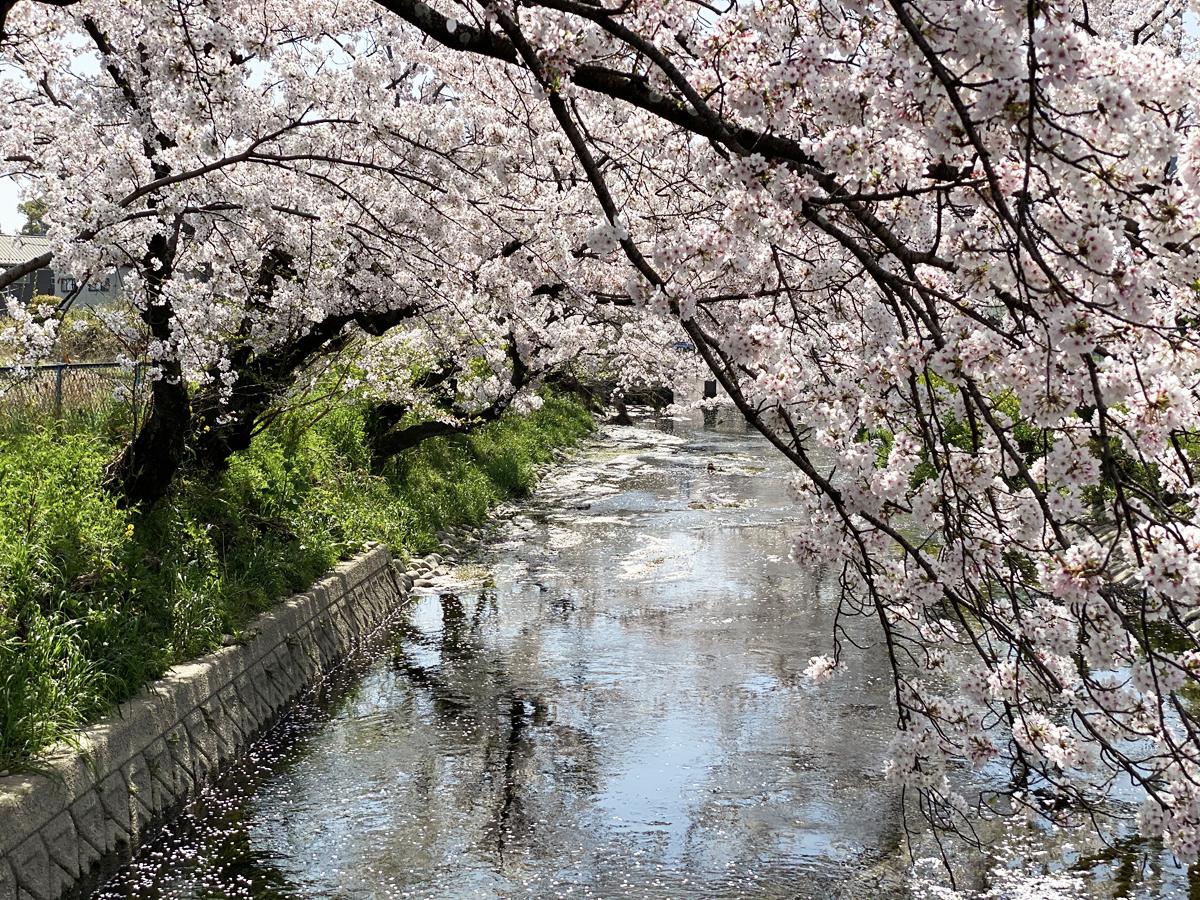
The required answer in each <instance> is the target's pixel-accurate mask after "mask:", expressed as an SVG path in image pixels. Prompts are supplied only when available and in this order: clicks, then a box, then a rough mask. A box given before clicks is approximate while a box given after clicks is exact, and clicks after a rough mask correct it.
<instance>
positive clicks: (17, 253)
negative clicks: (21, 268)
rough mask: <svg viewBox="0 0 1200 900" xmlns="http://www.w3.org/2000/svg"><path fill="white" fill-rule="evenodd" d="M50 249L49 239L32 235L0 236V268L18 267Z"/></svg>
mask: <svg viewBox="0 0 1200 900" xmlns="http://www.w3.org/2000/svg"><path fill="white" fill-rule="evenodd" d="M49 249H50V239H49V238H46V237H41V236H37V235H32V234H0V267H3V268H7V267H9V266H16V265H20V264H21V263H23V262H28V261H29V260H31V259H33V258H34V257H35V256H41V255H42V254H43V253H45V252H46V251H47V250H49Z"/></svg>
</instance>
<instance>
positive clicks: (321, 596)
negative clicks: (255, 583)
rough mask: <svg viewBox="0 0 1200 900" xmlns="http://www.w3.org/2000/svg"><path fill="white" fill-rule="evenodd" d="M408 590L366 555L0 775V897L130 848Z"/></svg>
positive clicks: (56, 891) (42, 886)
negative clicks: (38, 759)
mask: <svg viewBox="0 0 1200 900" xmlns="http://www.w3.org/2000/svg"><path fill="white" fill-rule="evenodd" d="M411 586H412V582H411V579H409V578H407V577H406V576H403V575H399V574H397V573H396V572H395V571H394V569H393V565H392V559H391V556H390V554H389V553H388V551H387V550H386V549H383V548H382V547H376V548H375V549H372V550H368V551H367V552H365V553H363V554H362V555H360V556H358V557H356V558H355V559H353V560H351V561H349V562H346V563H343V564H342V565H340V566H338V567H337V569H335V570H334V571H333V573H332V574H330V575H329V576H327V577H326V578H324V579H322V580H321V581H319V582H318V583H317V584H315V585H313V587H312V588H311V589H310V590H309V591H308V592H307V593H304V594H298V595H297V596H295V597H293V598H291V599H290V600H287V601H285V602H283V603H282V604H281V605H280V606H278V607H276V608H275V609H273V610H272V611H270V612H268V613H266V614H264V615H263V616H261V617H259V618H258V619H257V620H255V622H254V623H253V624H252V625H251V626H250V627H249V628H248V629H247V630H246V633H245V635H244V637H245V640H244V641H243V642H242V643H240V644H238V645H237V646H232V647H225V648H223V649H221V650H218V651H217V652H215V653H211V654H209V655H208V656H205V657H203V658H201V659H199V660H196V661H195V662H191V663H187V664H185V665H181V666H176V667H175V668H173V669H171V670H170V671H169V672H168V673H167V674H166V675H165V676H164V677H163V678H162V679H161V680H160V681H157V682H155V683H154V684H152V685H150V686H149V687H147V688H146V689H145V690H144V691H143V692H142V693H141V694H139V695H138V696H136V697H134V698H133V699H132V700H129V701H128V702H126V703H124V704H122V705H121V707H120V708H119V709H118V710H117V712H116V714H114V715H113V716H111V717H110V718H108V719H105V720H104V721H102V722H100V723H99V724H97V725H94V726H92V727H90V728H87V729H85V730H84V731H82V732H80V735H79V745H78V747H77V748H70V749H63V750H60V751H58V752H56V753H54V754H53V755H51V756H50V758H49V759H48V761H47V765H46V771H45V774H39V775H16V776H9V777H5V778H0V900H56V898H58V897H60V896H62V895H63V894H65V893H67V892H68V891H70V890H71V888H72V887H73V886H75V885H76V883H77V882H80V881H81V880H83V881H86V880H90V879H89V878H88V876H89V873H91V872H92V871H93V868H94V867H96V866H97V865H98V864H99V863H100V862H101V861H102V860H112V859H113V858H114V857H117V856H120V855H123V854H125V853H128V852H129V851H130V850H132V849H133V848H135V847H137V845H138V844H139V843H140V841H141V840H142V838H143V836H144V835H145V834H146V831H147V829H148V828H149V827H150V826H152V825H153V824H155V823H157V822H159V821H160V820H161V819H162V818H163V817H164V816H166V815H168V814H169V813H171V812H172V811H174V810H175V809H177V808H178V807H179V805H180V804H181V803H183V802H184V801H185V800H187V799H188V798H189V797H192V796H194V795H195V793H196V792H197V791H198V790H199V789H200V788H201V787H202V786H203V785H204V784H205V782H206V781H207V780H208V779H210V778H211V777H212V776H214V775H215V774H216V773H217V771H218V770H219V769H220V767H221V765H222V764H223V763H225V762H226V761H228V760H229V759H230V758H231V757H233V756H234V755H235V754H237V753H238V752H239V751H240V750H242V749H243V748H244V747H245V746H246V745H247V744H248V743H249V742H250V741H251V740H252V739H253V738H254V736H255V735H257V734H258V733H259V732H261V731H262V730H263V729H264V728H266V727H267V726H269V725H270V724H271V723H272V722H273V721H274V720H275V719H276V717H277V716H278V715H279V713H280V712H281V711H282V710H283V708H284V707H285V706H286V705H287V704H288V703H289V702H290V701H292V700H293V699H295V698H296V697H297V696H298V695H299V694H300V693H301V692H302V691H303V690H304V689H305V688H306V687H308V686H309V685H311V684H313V683H314V682H315V681H316V680H317V679H318V678H320V677H321V675H322V674H324V673H325V672H326V671H328V670H329V669H330V668H331V667H333V666H335V665H336V664H337V662H338V661H339V660H341V659H342V658H343V657H345V656H346V655H347V654H348V653H350V652H351V651H353V650H354V649H355V648H356V647H357V646H358V645H359V644H361V643H362V641H363V640H365V639H366V638H367V637H368V636H369V635H370V634H371V632H373V631H375V630H376V629H377V628H378V627H379V626H380V625H381V624H382V623H384V622H385V621H386V620H387V618H388V617H389V615H390V614H391V613H392V611H394V610H395V609H396V607H397V606H398V604H399V603H400V601H401V600H403V599H404V598H405V596H407V593H408V590H409V589H410V588H411Z"/></svg>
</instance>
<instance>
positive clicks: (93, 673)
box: [0, 396, 592, 771]
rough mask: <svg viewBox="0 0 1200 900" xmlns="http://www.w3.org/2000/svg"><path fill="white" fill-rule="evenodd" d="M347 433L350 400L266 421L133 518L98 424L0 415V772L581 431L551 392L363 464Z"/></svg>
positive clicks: (495, 487) (403, 550)
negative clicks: (107, 486)
mask: <svg viewBox="0 0 1200 900" xmlns="http://www.w3.org/2000/svg"><path fill="white" fill-rule="evenodd" d="M363 426H364V417H363V411H362V410H361V409H359V408H356V407H346V408H339V409H336V410H334V411H332V412H331V413H329V414H328V415H326V416H325V417H324V418H322V419H320V421H318V422H317V423H315V424H311V425H309V424H306V423H302V422H300V421H298V420H297V419H295V418H292V419H285V420H280V421H277V422H276V423H275V424H274V425H273V426H272V427H271V428H270V429H268V430H267V431H265V432H264V433H262V434H260V435H259V436H258V437H257V438H256V439H255V442H254V444H253V445H252V446H251V448H250V449H249V450H248V451H246V452H245V453H243V454H240V455H238V456H236V457H235V458H234V459H233V461H232V464H231V465H230V467H229V470H228V471H227V472H226V473H225V474H224V475H223V476H222V477H221V478H220V479H219V480H218V481H217V482H216V483H203V482H200V481H189V480H187V479H184V481H183V482H182V483H181V484H180V486H179V488H178V490H176V491H175V492H174V493H173V494H172V495H170V496H169V497H168V498H167V499H165V500H164V501H162V502H160V503H159V504H158V505H157V506H156V507H155V508H154V509H153V510H151V511H149V512H148V513H137V512H130V511H127V510H122V509H120V508H119V507H118V506H117V504H116V502H115V501H114V499H113V498H112V497H111V496H110V495H109V494H108V493H107V492H106V491H105V490H104V489H103V487H102V486H101V474H102V470H103V466H104V464H105V463H106V462H107V460H108V459H109V458H111V456H112V454H113V453H114V452H115V450H116V447H117V444H116V441H115V439H114V434H116V433H117V432H119V431H120V429H118V428H113V427H111V423H110V422H109V421H107V420H104V419H103V417H101V419H97V418H95V417H90V418H89V417H77V418H74V419H70V420H67V421H64V422H60V423H56V424H51V425H49V426H46V425H44V424H33V423H30V422H21V421H12V420H10V421H8V422H6V423H5V424H4V425H2V426H0V771H3V770H18V769H22V768H27V767H29V766H30V765H31V764H32V763H33V761H34V760H35V758H36V755H37V754H38V753H39V751H42V750H44V749H45V748H46V747H48V746H49V745H50V744H52V743H54V742H56V741H59V740H62V739H65V738H69V736H70V734H71V732H72V730H73V729H75V728H77V727H79V726H81V725H83V724H86V723H88V722H90V721H94V720H95V719H97V718H99V717H101V716H103V715H104V714H105V713H106V712H108V711H109V710H110V709H111V708H112V707H113V706H114V705H115V704H116V703H119V702H120V701H121V700H123V699H125V698H127V697H129V696H130V695H132V694H133V693H134V692H135V691H136V690H137V689H138V688H139V687H140V686H141V685H143V684H144V683H146V682H147V681H149V680H151V679H153V678H155V677H157V676H159V675H161V674H162V672H164V671H165V670H166V669H167V668H169V667H170V666H171V665H173V664H175V663H177V662H180V661H182V660H186V659H189V658H192V657H195V656H197V655H200V654H202V653H204V652H206V651H208V650H210V649H212V648H214V647H216V646H219V645H220V643H221V642H222V641H223V640H224V639H225V638H226V637H227V636H229V635H236V634H237V633H238V631H239V629H241V628H242V627H244V626H245V624H246V623H247V622H249V621H250V620H251V619H252V618H253V617H254V616H256V615H257V614H259V613H260V612H262V611H264V610H266V609H268V608H269V607H270V606H271V605H272V604H273V603H275V602H276V601H278V600H279V599H281V598H282V597H285V596H287V595H288V594H290V593H293V592H295V591H298V590H302V589H304V588H305V587H306V586H307V585H309V584H310V583H311V582H312V581H313V580H314V579H316V578H317V577H318V576H319V575H320V574H321V573H323V572H324V571H326V570H327V569H329V568H330V567H331V566H332V565H333V564H335V563H336V562H338V561H339V560H341V559H344V558H346V557H348V556H350V555H352V554H354V553H355V552H357V551H358V550H359V549H361V548H362V546H363V545H364V544H365V543H367V542H369V541H376V540H378V541H382V542H384V543H386V544H387V545H388V546H389V547H391V548H392V550H393V551H394V552H396V553H398V554H416V553H423V552H426V551H428V550H431V549H433V548H434V546H435V545H436V538H435V535H436V533H437V532H438V531H439V530H440V529H442V528H444V527H446V526H448V525H452V524H464V523H470V524H478V523H479V522H481V521H482V520H483V518H484V517H485V515H486V514H487V511H488V509H489V507H491V506H492V505H493V504H495V503H496V502H498V501H500V500H502V499H505V498H508V497H514V496H521V495H523V494H525V493H528V491H529V490H530V489H531V488H532V487H533V485H534V483H535V481H536V468H537V466H538V465H539V464H540V463H543V462H546V461H548V460H549V459H550V458H551V456H552V453H553V451H554V450H555V449H556V448H559V447H563V446H567V445H570V444H572V443H574V442H575V441H577V440H578V439H579V438H580V437H581V436H582V435H583V434H584V433H586V432H587V431H589V430H590V429H591V427H592V424H591V419H590V417H589V415H588V413H587V412H586V411H585V410H584V409H583V408H582V407H581V406H579V405H577V404H576V403H574V402H573V401H570V400H567V399H564V398H561V397H557V396H550V397H547V399H546V403H545V405H544V406H543V407H542V409H540V410H539V411H538V412H536V413H534V414H532V415H530V416H528V417H515V416H514V417H509V418H505V419H502V420H501V421H499V422H496V423H493V424H491V425H489V426H486V427H484V428H482V429H480V430H479V431H477V432H476V433H474V434H472V435H470V436H468V437H458V438H453V439H446V438H436V439H432V440H429V441H426V442H425V443H424V444H422V445H421V446H419V447H417V448H414V449H413V450H410V451H407V452H405V453H404V454H401V455H400V456H398V457H396V458H395V459H394V460H392V461H391V462H390V463H389V465H388V466H387V467H386V468H385V470H384V471H383V473H382V474H379V475H372V474H371V469H370V462H369V456H368V452H367V448H366V445H365V441H364V427H363Z"/></svg>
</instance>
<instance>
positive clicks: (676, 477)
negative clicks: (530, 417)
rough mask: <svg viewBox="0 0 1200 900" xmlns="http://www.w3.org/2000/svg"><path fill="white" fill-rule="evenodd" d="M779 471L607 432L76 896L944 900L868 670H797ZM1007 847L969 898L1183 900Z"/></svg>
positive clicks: (800, 644) (695, 440) (798, 574)
mask: <svg viewBox="0 0 1200 900" xmlns="http://www.w3.org/2000/svg"><path fill="white" fill-rule="evenodd" d="M792 474H793V473H792V471H790V470H789V468H788V466H787V464H786V463H785V462H784V461H783V460H782V459H781V458H780V457H779V456H778V455H777V454H775V453H774V452H773V451H772V450H771V449H770V448H769V447H768V446H767V445H766V444H765V443H764V442H763V441H762V440H761V439H760V438H758V437H757V436H755V435H752V434H750V433H748V432H747V430H746V429H745V427H744V425H742V424H741V423H740V422H739V421H737V420H736V419H733V418H732V417H727V418H724V419H722V420H720V421H718V422H715V423H714V422H712V421H710V422H709V423H708V424H707V425H704V424H701V423H700V422H699V421H698V420H689V419H674V420H672V419H664V420H656V421H645V422H642V423H640V424H638V425H635V426H632V427H616V426H606V427H605V429H604V432H603V434H602V435H601V436H600V438H598V439H597V440H596V441H594V442H593V443H592V444H590V445H589V446H588V447H586V448H585V449H584V450H583V451H582V452H581V453H580V454H579V455H577V456H576V457H575V458H574V459H573V460H572V461H571V462H569V463H567V464H566V465H564V466H561V467H559V468H557V469H555V470H553V471H552V472H551V473H550V474H549V475H548V476H547V478H546V479H545V480H544V482H543V483H542V485H541V486H540V487H539V489H538V491H537V493H536V494H535V496H534V497H533V498H532V499H531V500H530V501H529V502H527V503H524V504H522V505H521V507H520V508H519V511H518V513H517V515H516V516H515V517H513V518H511V519H507V520H504V521H503V522H501V523H499V524H498V525H497V526H496V527H495V529H494V534H493V535H492V536H491V537H490V538H489V539H488V540H487V541H485V542H484V543H483V544H482V545H481V546H480V547H478V548H476V549H475V550H474V551H473V552H472V553H471V554H470V555H469V556H468V557H467V558H466V559H465V560H464V561H463V563H462V564H461V565H459V566H458V567H457V569H456V570H455V571H454V572H452V573H451V576H450V577H448V578H446V579H444V581H443V582H442V583H441V584H439V585H437V586H435V587H433V588H428V589H418V592H417V594H416V596H415V599H414V602H413V604H412V605H411V607H410V608H409V610H408V612H407V613H406V614H405V615H403V616H402V617H401V618H400V619H399V620H398V622H397V623H396V625H395V627H394V628H393V629H392V630H391V631H390V632H389V633H388V634H387V635H386V636H385V637H384V638H383V639H381V640H379V641H378V642H377V643H376V645H375V646H374V647H373V648H372V649H371V650H370V652H368V653H367V654H366V655H365V656H364V658H362V659H360V660H357V661H356V662H355V664H354V665H352V666H350V667H348V670H347V671H346V672H343V673H342V674H341V676H340V677H338V678H334V679H332V680H331V682H330V683H329V684H328V685H326V686H325V687H324V689H323V690H322V692H321V693H320V694H319V695H316V696H314V697H313V698H312V699H311V700H309V701H306V702H303V703H300V704H298V705H297V707H296V709H295V710H294V711H293V712H292V713H291V714H290V715H289V716H287V717H286V718H285V720H284V721H283V722H282V723H281V725H280V726H279V727H278V728H276V729H274V730H273V731H272V732H270V733H269V734H268V735H266V736H265V737H264V739H262V740H261V741H259V742H258V744H256V745H255V747H254V748H253V749H252V751H251V752H250V753H249V754H248V755H247V757H246V758H245V760H244V761H243V762H242V763H241V764H240V765H239V766H237V767H235V769H234V770H233V771H231V772H230V773H229V774H228V775H227V776H226V777H225V778H223V779H222V780H221V781H220V782H219V783H218V784H216V785H214V786H213V787H212V788H211V789H210V790H209V791H208V792H207V793H206V794H205V795H204V796H202V797H201V798H200V799H199V800H198V801H197V802H195V803H193V804H192V805H191V806H189V807H188V808H187V809H186V810H184V811H183V813H182V814H181V815H180V816H179V817H178V818H177V819H175V820H174V821H172V822H171V823H169V824H168V825H167V826H166V827H165V828H164V829H163V832H162V833H161V834H160V835H159V837H158V838H157V839H156V840H155V841H153V842H152V843H150V844H148V845H146V846H145V847H144V848H143V849H142V850H141V851H140V852H139V854H138V855H137V856H136V857H135V858H134V860H133V861H132V862H131V863H130V864H128V865H126V866H125V867H124V868H122V869H121V870H120V871H119V872H117V874H116V875H115V876H114V877H113V878H111V879H110V880H109V881H108V882H107V883H106V884H105V885H103V886H102V887H101V888H100V889H99V890H98V891H97V893H96V895H95V896H96V898H118V897H120V898H125V897H136V898H167V897H172V898H225V897H246V898H256V900H261V898H277V897H278V898H283V897H322V898H358V897H363V898H375V897H380V898H383V897H422V898H426V897H428V898H433V897H437V898H471V897H479V898H493V897H497V898H498V897H504V898H508V897H647V898H668V897H670V898H684V897H780V898H783V897H789V898H808V897H814V898H815V897H864V898H865V897H893V896H895V897H902V896H929V897H945V896H950V892H949V889H948V887H947V883H946V880H945V876H944V873H943V872H942V870H941V869H940V868H939V867H937V866H934V865H932V864H931V863H930V861H928V860H925V861H921V862H918V864H917V865H916V866H912V865H910V858H909V857H908V856H907V855H906V853H905V852H904V846H905V837H904V819H903V816H902V808H901V804H900V802H899V798H898V794H897V790H896V788H895V787H894V786H893V785H891V784H889V783H888V782H887V781H886V780H885V779H884V778H883V776H882V763H883V757H884V754H885V752H886V746H887V743H888V740H889V738H890V736H891V734H892V730H893V727H894V715H893V713H892V712H891V711H890V706H889V700H888V678H887V672H886V669H885V662H884V659H883V657H882V655H881V654H880V653H879V652H877V651H876V650H873V649H869V648H868V649H864V650H859V651H856V650H854V648H853V647H849V646H847V647H846V648H845V649H846V650H847V651H849V652H850V654H852V655H851V656H849V658H848V659H847V661H848V663H849V665H847V666H846V667H845V669H844V670H843V671H842V672H841V673H840V674H839V676H838V677H837V678H835V679H834V680H832V681H831V682H828V683H826V684H822V685H812V684H810V683H809V682H808V681H807V680H806V679H805V677H804V676H803V674H802V672H803V670H804V668H805V667H806V665H807V662H808V659H809V657H810V656H814V655H817V654H819V653H823V652H826V651H827V650H828V646H829V635H830V632H831V625H832V612H833V607H834V601H835V596H836V593H835V588H836V576H837V572H836V571H822V570H805V569H802V568H800V567H798V566H797V565H795V564H794V563H791V562H789V560H788V559H787V550H788V544H789V534H791V533H793V532H794V531H795V529H796V528H797V527H798V526H800V525H802V523H800V522H797V521H796V519H795V511H794V508H793V506H792V503H791V502H790V500H789V494H788V489H787V488H788V483H789V480H790V478H791V477H792ZM909 824H910V825H912V826H913V827H914V828H915V829H917V831H918V832H919V831H920V829H919V822H913V821H911V820H910V822H909ZM1003 837H1004V840H998V841H997V844H996V848H997V849H996V852H995V853H994V855H993V856H994V858H993V859H990V860H988V861H987V863H986V864H985V865H983V866H965V867H964V868H966V869H967V870H971V871H972V872H973V874H970V875H969V878H968V880H969V881H970V882H971V884H972V885H973V887H975V888H977V889H979V891H981V892H986V893H987V895H988V896H994V897H1005V896H1012V897H1026V898H1032V897H1059V896H1078V897H1083V896H1114V895H1119V896H1142V897H1150V896H1189V894H1188V892H1187V884H1186V879H1185V878H1183V876H1182V874H1181V873H1180V872H1179V870H1178V868H1177V867H1174V868H1173V867H1172V865H1171V864H1170V861H1169V860H1168V861H1164V860H1162V859H1161V858H1160V857H1161V854H1158V853H1155V852H1154V851H1152V850H1150V851H1147V850H1145V849H1144V848H1139V847H1136V846H1134V847H1133V848H1132V849H1130V848H1125V849H1124V850H1123V851H1121V852H1120V853H1117V852H1113V853H1112V854H1110V855H1108V856H1104V855H1100V856H1093V857H1090V858H1088V857H1083V858H1087V859H1088V861H1087V862H1086V863H1080V862H1079V860H1080V859H1081V854H1080V853H1079V852H1077V851H1075V850H1074V849H1073V848H1072V846H1071V845H1070V844H1069V843H1066V845H1065V846H1066V851H1065V855H1064V853H1062V852H1060V851H1061V850H1062V846H1061V845H1062V843H1063V842H1062V841H1061V840H1059V839H1057V838H1047V839H1046V840H1045V841H1042V840H1041V839H1040V836H1037V835H1035V837H1037V839H1035V840H1033V841H1032V842H1031V841H1029V840H1025V842H1024V844H1022V841H1021V835H1020V834H1016V835H1013V834H1006V835H1004V836H1003ZM1027 837H1028V835H1026V838H1027ZM917 846H918V853H917V855H918V857H920V856H921V855H922V851H921V850H920V849H919V848H920V847H921V846H922V844H921V841H920V840H918V842H917ZM1048 846H1053V847H1054V852H1053V853H1050V852H1048V851H1046V850H1045V849H1044V848H1045V847H1048ZM1031 848H1032V849H1031ZM1060 857H1061V859H1060ZM1064 860H1065V861H1064ZM959 886H960V887H961V886H962V884H961V882H960V883H959ZM972 893H975V892H974V891H972ZM1191 896H1200V892H1197V893H1196V894H1192V895H1191Z"/></svg>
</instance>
